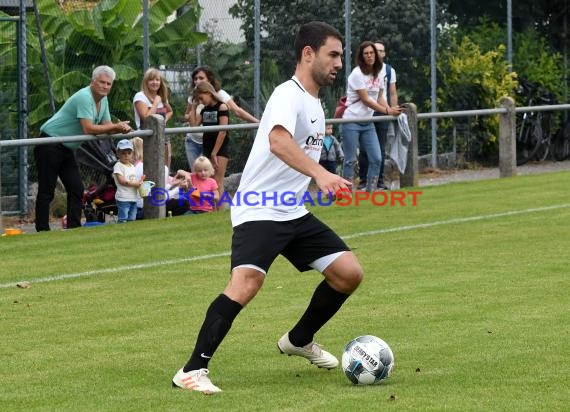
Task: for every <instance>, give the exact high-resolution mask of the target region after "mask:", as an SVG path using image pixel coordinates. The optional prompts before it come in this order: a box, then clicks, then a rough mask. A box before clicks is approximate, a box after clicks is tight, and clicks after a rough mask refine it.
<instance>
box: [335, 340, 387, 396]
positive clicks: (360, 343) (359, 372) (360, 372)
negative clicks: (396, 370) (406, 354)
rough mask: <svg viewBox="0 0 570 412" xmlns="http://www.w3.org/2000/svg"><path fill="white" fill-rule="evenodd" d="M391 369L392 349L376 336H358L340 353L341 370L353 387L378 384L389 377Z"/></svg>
mask: <svg viewBox="0 0 570 412" xmlns="http://www.w3.org/2000/svg"><path fill="white" fill-rule="evenodd" d="M393 367H394V354H393V353H392V349H390V346H388V344H387V343H386V342H384V341H383V340H382V339H380V338H378V337H376V336H372V335H364V336H359V337H358V338H355V339H353V340H351V341H350V342H349V343H348V345H346V347H345V348H344V352H343V353H342V370H343V371H344V374H345V375H346V377H347V378H348V379H349V380H350V381H351V382H352V383H354V384H355V385H375V384H378V383H380V382H382V381H383V380H384V379H386V378H387V377H388V376H390V373H391V372H392V368H393Z"/></svg>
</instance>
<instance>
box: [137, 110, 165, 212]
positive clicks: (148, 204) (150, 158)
mask: <svg viewBox="0 0 570 412" xmlns="http://www.w3.org/2000/svg"><path fill="white" fill-rule="evenodd" d="M143 128H144V129H150V130H152V136H146V137H144V138H143V140H144V144H143V152H144V153H143V155H144V160H143V164H144V174H145V175H146V180H150V181H152V182H154V183H155V184H156V186H155V187H156V188H164V178H165V176H164V128H165V123H164V117H162V116H160V115H157V114H153V115H151V116H148V117H147V118H146V119H145V121H144V122H143ZM155 193H156V194H157V196H150V198H151V199H152V201H149V200H148V198H147V199H144V209H143V211H144V218H145V219H156V218H163V217H165V216H166V207H165V206H164V205H163V204H162V203H163V202H161V200H164V194H165V191H162V190H160V191H158V190H157V191H156V192H155ZM159 194H160V196H158V195H159Z"/></svg>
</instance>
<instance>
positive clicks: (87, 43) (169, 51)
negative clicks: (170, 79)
mask: <svg viewBox="0 0 570 412" xmlns="http://www.w3.org/2000/svg"><path fill="white" fill-rule="evenodd" d="M133 3H134V2H132V1H130V0H107V1H101V2H98V3H97V4H88V6H89V7H86V8H83V9H70V8H69V7H67V8H66V9H65V10H64V9H62V8H61V7H59V5H58V2H55V1H53V0H38V9H39V14H40V21H41V26H42V36H43V37H44V39H45V44H46V49H47V53H46V54H47V60H48V67H49V72H50V77H51V79H52V82H51V84H50V85H47V87H51V88H52V90H53V95H54V97H55V100H56V105H57V106H60V105H61V104H62V103H63V102H64V101H65V100H66V99H67V98H68V97H69V96H70V95H71V94H73V93H75V92H76V91H77V90H78V89H79V88H81V87H84V86H85V85H87V84H89V82H90V80H91V71H92V70H93V68H94V67H96V66H98V65H100V64H106V65H109V66H111V67H113V68H114V69H115V71H116V73H117V79H116V81H115V85H114V86H113V89H112V94H111V97H110V99H111V100H112V102H113V103H112V104H111V109H112V111H113V113H112V114H113V115H114V116H116V117H118V118H121V119H129V118H131V117H132V110H133V109H132V103H131V100H132V96H133V94H134V92H135V91H136V90H138V89H139V88H140V81H141V79H142V75H143V73H142V67H143V64H142V62H143V21H142V14H141V12H142V8H141V4H140V2H137V4H136V7H133V6H134V4H133ZM182 6H186V7H185V8H184V12H183V13H180V14H179V15H178V16H177V18H176V19H174V20H173V21H170V22H169V21H168V17H169V16H170V15H172V14H173V13H174V12H176V11H177V10H179V9H180V8H181V7H182ZM66 10H67V11H66ZM199 16H200V6H199V4H198V0H191V1H188V0H156V1H153V2H152V3H151V6H150V9H149V32H150V44H151V50H150V60H151V64H152V65H159V64H166V63H170V62H177V61H178V60H179V56H180V54H181V53H182V52H183V51H184V49H185V48H190V47H193V46H195V45H196V44H198V43H201V42H203V41H205V40H206V35H205V34H203V33H197V32H195V31H194V27H195V26H196V23H197V21H198V19H199ZM28 19H29V22H28V28H29V30H28V33H29V34H28V62H29V67H30V70H29V76H28V80H29V96H28V101H29V107H30V113H29V118H28V120H29V124H30V126H31V128H32V129H33V128H35V127H38V126H39V125H40V124H41V122H43V121H44V120H45V119H46V118H48V117H49V116H51V114H52V113H51V109H50V105H49V99H48V97H47V96H48V95H47V89H46V83H45V81H46V80H45V78H44V75H43V70H42V69H41V59H40V57H41V55H40V48H39V37H38V32H37V30H36V26H35V24H34V23H33V16H32V15H30V16H28ZM15 45H16V42H15V40H13V41H12V42H11V44H9V45H8V44H7V43H5V44H4V45H2V48H3V50H1V52H2V53H8V52H9V50H8V49H10V48H13V49H15ZM1 70H7V71H10V70H11V71H15V70H17V67H14V66H11V67H10V66H8V67H3V68H2V69H1Z"/></svg>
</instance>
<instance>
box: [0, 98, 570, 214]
mask: <svg viewBox="0 0 570 412" xmlns="http://www.w3.org/2000/svg"><path fill="white" fill-rule="evenodd" d="M406 107H407V111H406V112H407V115H408V124H409V127H410V132H411V135H412V141H411V143H410V146H409V148H408V159H407V167H406V170H405V172H404V173H403V174H400V186H401V187H412V186H417V185H418V176H419V170H418V148H417V143H418V139H417V133H418V128H417V123H418V121H421V120H427V119H433V118H452V117H470V116H493V115H499V116H500V133H499V135H500V137H499V169H500V176H501V177H507V176H513V175H516V142H515V129H516V122H515V114H516V113H524V112H536V111H560V110H570V104H559V105H549V106H528V107H515V105H514V101H513V100H512V99H511V98H503V99H502V100H501V107H498V108H493V109H477V110H463V111H453V112H436V113H417V112H416V107H415V105H414V104H406ZM395 119H396V117H394V116H379V117H373V118H370V117H363V118H355V119H327V120H326V122H327V123H331V124H343V123H354V122H358V123H367V122H387V121H392V120H395ZM257 127H258V124H257V123H246V124H231V125H225V126H195V127H190V126H188V127H173V128H165V127H164V121H163V119H162V118H161V117H160V116H156V115H153V116H150V117H149V118H148V122H147V123H145V129H144V130H137V131H133V132H130V133H126V134H113V135H98V136H93V135H77V136H65V137H57V138H56V139H57V142H58V143H67V142H84V141H90V140H100V139H125V138H132V137H135V136H138V137H143V138H144V139H143V140H144V145H145V147H144V152H145V174H146V175H147V176H148V178H149V179H150V180H153V181H156V182H163V181H164V151H163V150H162V147H163V145H164V138H165V135H175V134H185V133H189V132H205V131H219V130H228V131H229V130H251V129H256V128H257ZM54 139H55V138H29V139H15V140H1V141H0V171H1V170H2V168H1V159H2V156H1V152H2V149H4V148H10V147H23V146H35V145H42V144H51V143H54ZM1 187H2V176H1V173H0V189H1ZM4 213H5V212H4V210H3V209H2V202H1V199H0V215H3V214H4ZM24 213H25V211H24ZM147 213H148V214H147ZM145 216H148V217H163V216H164V207H163V208H162V210H161V208H160V207H158V208H157V207H154V208H152V209H150V208H149V210H148V212H147V210H145Z"/></svg>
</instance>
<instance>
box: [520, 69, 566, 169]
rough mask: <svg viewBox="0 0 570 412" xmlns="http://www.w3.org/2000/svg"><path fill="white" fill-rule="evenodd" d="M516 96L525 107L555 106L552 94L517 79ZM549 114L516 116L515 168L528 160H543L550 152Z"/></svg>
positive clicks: (537, 113) (550, 115)
mask: <svg viewBox="0 0 570 412" xmlns="http://www.w3.org/2000/svg"><path fill="white" fill-rule="evenodd" d="M517 94H518V95H519V96H520V97H521V99H522V100H524V102H525V105H526V106H533V105H539V104H549V105H550V104H556V99H555V97H554V95H552V93H548V92H544V91H543V90H542V89H540V87H539V86H536V85H534V84H532V83H530V82H529V81H527V80H525V79H523V78H519V87H518V89H517ZM551 117H552V114H551V113H550V112H541V111H534V112H523V113H520V114H518V115H517V125H516V140H517V141H516V145H517V166H520V165H523V164H525V163H527V162H528V161H530V160H539V161H541V160H544V159H546V157H547V156H548V153H549V151H550V140H551V134H550V127H551V124H550V123H551Z"/></svg>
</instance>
